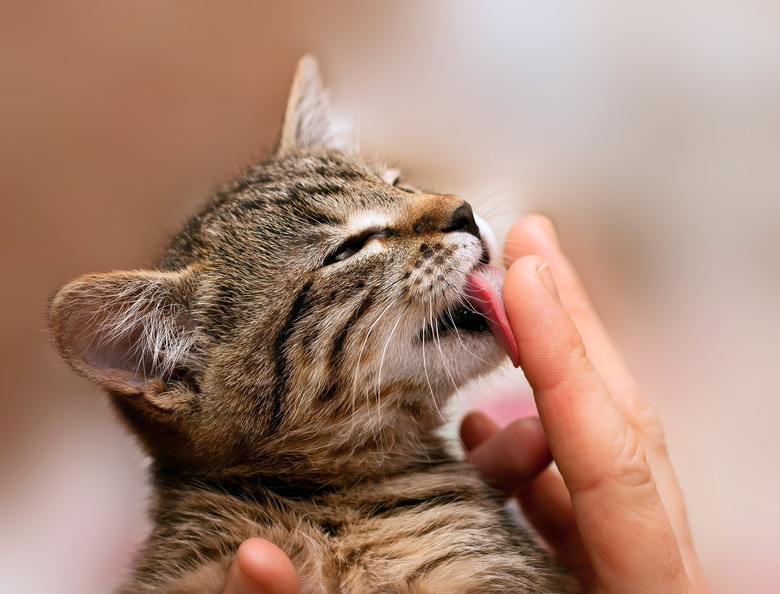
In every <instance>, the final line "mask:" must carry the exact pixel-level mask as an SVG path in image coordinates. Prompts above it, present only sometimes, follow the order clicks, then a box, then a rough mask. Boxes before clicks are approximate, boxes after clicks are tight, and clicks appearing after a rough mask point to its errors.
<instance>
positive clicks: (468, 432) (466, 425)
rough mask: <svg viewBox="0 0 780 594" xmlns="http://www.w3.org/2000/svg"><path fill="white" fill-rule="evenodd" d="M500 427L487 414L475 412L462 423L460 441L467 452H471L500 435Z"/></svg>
mask: <svg viewBox="0 0 780 594" xmlns="http://www.w3.org/2000/svg"><path fill="white" fill-rule="evenodd" d="M498 430H499V426H498V425H497V424H496V423H494V422H493V421H492V420H491V419H490V418H489V417H488V416H487V415H486V414H485V413H483V412H480V411H473V412H470V413H469V414H467V415H466V416H465V417H464V418H463V421H461V423H460V439H461V441H462V442H463V446H464V447H465V448H466V451H468V452H470V451H471V450H473V449H474V448H476V447H477V446H478V445H480V444H481V443H483V442H484V441H485V440H487V439H489V438H490V437H492V436H493V435H495V434H496V433H498Z"/></svg>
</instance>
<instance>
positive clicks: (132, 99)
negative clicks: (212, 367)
mask: <svg viewBox="0 0 780 594" xmlns="http://www.w3.org/2000/svg"><path fill="white" fill-rule="evenodd" d="M630 6H631V7H630V8H629V4H628V3H620V2H598V3H595V4H594V3H589V4H583V3H576V2H569V3H567V2H548V1H544V0H536V1H533V2H532V1H528V2H516V3H510V2H493V1H488V2H479V3H475V2H466V1H463V0H460V1H454V2H453V1H448V2H444V1H441V0H439V1H431V2H411V1H409V0H406V1H401V2H370V3H368V2H360V1H358V0H353V1H343V0H337V1H332V2H328V3H324V2H301V1H291V2H286V3H276V2H258V1H255V0H227V1H224V2H220V3H193V2H185V1H183V0H178V1H177V0H155V1H150V0H133V1H132V2H131V1H117V2H87V1H84V0H71V1H70V2H64V3H63V2H54V1H52V0H49V1H47V0H44V1H43V2H39V3H23V2H22V3H15V4H12V3H6V5H5V6H4V7H3V9H2V14H0V76H1V77H2V78H0V80H2V97H3V110H2V114H0V139H2V144H1V145H0V151H2V153H1V154H0V168H2V175H1V176H0V184H2V185H1V186H0V192H1V194H0V195H2V197H3V200H4V204H5V207H6V208H5V210H6V215H5V216H3V217H0V241H2V250H0V261H1V262H2V264H1V265H2V273H3V279H4V282H3V287H4V290H3V291H2V293H0V295H1V296H2V297H1V298H2V308H1V310H0V311H2V316H3V319H2V336H3V341H2V351H1V352H0V364H2V377H3V381H4V388H3V391H2V395H1V396H0V445H1V446H2V447H1V448H0V526H2V537H1V538H2V540H0V589H2V590H3V591H8V592H22V591H24V592H35V593H38V592H40V593H44V592H46V593H48V592H59V593H63V594H69V593H74V594H85V593H86V594H90V593H93V592H94V593H97V592H105V591H107V590H108V589H109V587H110V584H111V583H113V581H114V580H115V577H116V575H117V574H118V572H119V569H120V568H121V567H122V565H123V564H124V563H125V562H126V560H127V557H128V555H129V554H130V551H131V550H132V548H133V547H134V546H135V545H136V544H137V542H138V539H139V538H141V537H142V534H143V529H144V521H143V514H142V510H143V497H144V489H143V471H142V460H141V457H140V455H139V454H138V453H137V451H136V449H135V447H134V444H133V443H132V440H131V439H130V438H129V437H128V436H126V435H125V434H124V432H123V431H122V430H121V428H120V427H119V425H118V424H117V423H116V422H115V419H113V417H112V415H111V414H110V411H109V409H108V407H107V406H106V404H105V402H104V398H103V396H102V394H101V393H100V392H99V391H98V390H97V389H95V388H93V387H91V386H90V385H89V384H87V383H86V382H85V381H82V380H80V379H78V378H77V377H75V376H74V375H73V374H72V373H71V372H70V371H69V370H67V369H66V368H65V366H64V365H63V364H62V363H60V362H59V361H58V360H57V358H56V356H55V355H54V354H53V353H52V351H51V349H50V347H49V345H48V342H47V336H46V332H45V321H44V320H45V309H46V301H47V299H48V297H49V296H50V295H51V294H52V293H53V292H54V291H55V290H56V289H57V288H58V287H59V286H61V285H62V284H64V283H65V282H66V281H67V280H69V279H70V278H73V277H74V276H76V275H78V274H81V273H86V272H91V271H99V270H107V269H111V268H129V267H140V266H146V265H149V264H151V262H153V258H154V256H155V255H156V253H157V251H158V249H159V247H160V246H161V245H162V244H163V242H164V238H165V236H166V234H167V233H169V232H171V231H173V230H174V229H175V228H176V227H177V225H178V224H179V223H181V222H182V220H183V217H184V216H185V215H186V214H187V213H189V212H192V211H193V210H194V209H195V208H196V207H197V206H198V205H199V204H200V203H201V201H202V199H203V197H204V195H205V194H206V192H207V191H208V190H209V188H210V187H211V186H212V185H213V184H214V183H216V182H219V181H221V180H224V179H225V178H226V177H228V176H230V175H231V174H233V173H234V172H235V170H236V166H238V165H240V164H243V163H245V162H246V161H247V160H248V159H250V158H251V157H252V156H253V155H254V156H256V155H262V154H263V151H264V150H265V149H268V148H270V147H271V145H272V143H273V141H274V139H275V136H276V131H277V129H278V126H279V123H280V118H281V114H282V109H283V105H284V99H285V94H286V90H287V86H288V84H289V80H290V77H291V75H292V71H293V67H294V64H295V62H296V60H297V58H298V57H299V56H300V55H301V54H302V53H304V52H307V51H310V52H313V53H315V54H316V55H318V56H319V58H320V61H321V63H322V66H323V70H324V73H325V76H326V78H327V80H328V81H329V83H330V86H331V88H332V98H333V103H334V106H335V108H336V112H337V113H338V114H339V115H342V116H344V117H348V118H353V119H355V120H356V121H357V123H358V127H359V130H360V137H361V138H362V139H363V145H364V146H365V148H366V149H367V150H368V151H369V152H371V153H373V154H380V155H383V156H384V157H386V158H388V159H389V160H392V161H396V162H398V163H399V164H401V165H403V166H405V167H406V168H407V169H408V170H409V171H410V172H411V173H412V176H413V180H412V181H417V182H419V183H420V184H423V185H426V186H428V187H432V188H433V189H440V190H443V191H444V190H446V191H450V192H458V193H460V194H461V195H463V196H464V197H466V198H467V199H469V200H471V201H472V202H473V203H475V204H476V208H477V210H478V211H480V212H481V213H482V214H483V215H484V216H485V218H487V219H488V220H489V221H490V222H491V223H493V225H494V226H495V227H496V228H497V230H498V232H499V234H502V233H505V232H506V230H507V229H508V227H509V225H510V224H511V223H512V222H513V220H514V219H515V218H516V217H517V216H518V215H519V214H520V213H521V212H525V211H531V210H538V211H542V212H544V213H546V214H549V215H551V216H552V217H553V218H554V220H555V221H556V223H557V225H558V227H559V230H560V234H561V236H562V238H563V243H564V246H565V247H566V248H567V249H568V250H569V251H570V253H571V254H572V256H573V258H574V260H575V261H576V263H577V264H578V266H579V267H580V268H581V270H582V272H583V275H584V277H585V280H586V283H587V285H588V287H589V288H590V289H591V290H592V292H593V294H594V297H595V299H596V302H597V304H598V306H599V309H600V311H601V312H602V313H603V315H604V317H605V319H606V321H607V324H608V325H609V327H610V328H611V329H612V330H613V332H614V334H615V336H616V339H617V341H618V343H619V344H620V345H621V347H622V348H623V349H624V351H625V352H626V354H627V357H628V358H629V361H630V363H631V365H632V366H633V368H634V369H635V370H636V372H637V374H638V375H639V377H640V379H641V381H642V382H643V384H644V385H645V386H647V389H648V391H649V393H650V394H651V395H652V397H653V398H654V399H655V401H656V402H657V404H658V407H659V408H660V410H661V412H662V415H663V416H664V419H665V421H666V427H667V433H668V439H669V443H670V447H671V450H672V455H673V458H674V461H675V463H676V467H677V471H678V474H679V475H680V480H681V482H682V484H683V487H684V490H685V492H686V495H687V500H688V504H689V512H690V518H691V522H692V524H693V528H694V533H695V537H696V539H697V544H698V548H699V550H700V552H701V555H702V558H703V561H704V563H705V566H706V569H707V572H708V574H709V576H710V578H711V581H712V585H713V588H714V590H715V591H716V592H723V593H726V592H748V591H749V592H770V591H774V589H775V588H776V584H777V583H778V582H780V565H778V564H777V562H776V557H777V553H778V551H779V550H780V546H779V545H780V538H779V537H778V534H780V514H778V513H777V511H776V509H777V506H776V502H775V498H776V494H777V492H778V488H780V480H778V471H777V462H776V457H777V453H778V452H779V451H780V432H778V431H777V430H776V425H777V421H776V419H777V418H778V417H780V398H778V396H780V389H778V382H777V378H776V371H775V370H776V369H777V365H778V363H777V361H778V355H780V349H779V348H778V346H777V342H778V339H777V337H778V336H780V313H779V312H780V307H778V298H777V295H778V294H779V293H780V264H779V263H778V254H780V233H779V232H778V231H779V229H778V227H779V226H780V225H779V223H780V200H778V196H780V166H778V163H780V8H779V7H778V6H777V5H776V4H772V3H767V2H760V1H758V0H755V1H753V0H715V1H713V2H708V3H688V2H686V3H679V2H668V1H662V2H645V3H639V4H637V3H630ZM479 390H480V393H481V394H483V395H484V394H487V395H488V396H489V397H491V398H497V399H498V400H499V405H494V409H493V410H494V414H495V415H497V416H498V417H499V418H501V417H507V416H508V415H510V414H524V413H525V412H529V411H530V410H532V408H531V402H530V400H529V399H528V398H529V396H528V392H527V387H526V386H525V384H524V382H523V380H522V376H521V374H520V373H519V372H512V373H507V374H505V375H504V376H503V377H499V378H494V379H491V380H487V381H485V382H483V383H482V384H481V385H480V389H479ZM512 402H517V403H518V404H517V405H514V404H512ZM496 406H498V407H499V408H496ZM500 407H504V408H500ZM516 407H519V410H518V409H517V408H516ZM507 409H511V412H506V410H507Z"/></svg>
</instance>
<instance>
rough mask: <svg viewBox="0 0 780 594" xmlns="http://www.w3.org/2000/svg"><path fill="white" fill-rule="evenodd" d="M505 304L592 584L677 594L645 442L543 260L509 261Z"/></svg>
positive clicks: (676, 560) (668, 534) (682, 577)
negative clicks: (593, 575)
mask: <svg viewBox="0 0 780 594" xmlns="http://www.w3.org/2000/svg"><path fill="white" fill-rule="evenodd" d="M504 299H505V306H506V313H507V316H508V318H509V322H510V324H511V326H512V329H513V332H514V334H515V338H516V340H517V343H518V347H519V349H520V358H521V361H520V364H521V367H522V368H523V370H524V372H525V374H526V378H527V379H528V381H529V383H530V384H531V387H532V388H533V390H534V397H535V398H536V403H537V408H538V410H539V417H540V419H541V421H542V424H543V426H544V429H545V433H546V434H547V438H548V442H549V445H550V450H551V451H552V454H553V458H554V460H555V462H556V464H557V465H558V468H559V470H560V472H561V475H562V476H563V479H564V481H565V483H566V487H567V489H568V490H569V493H570V494H571V501H572V508H573V511H574V517H575V519H576V522H577V526H578V528H579V531H580V535H581V536H582V540H583V544H584V545H585V548H586V550H587V551H588V553H589V557H590V559H591V562H592V564H593V568H594V570H595V572H596V574H597V575H598V576H599V578H600V581H601V582H602V584H605V585H607V584H609V585H611V586H612V587H611V588H607V589H612V590H614V591H623V590H625V589H626V587H627V586H628V584H627V583H626V582H625V581H624V580H626V579H627V580H629V581H630V585H631V588H632V589H633V591H678V590H679V591H681V590H682V586H683V585H684V584H685V583H686V579H687V574H686V572H685V567H684V565H683V561H682V556H681V553H680V549H679V545H678V543H677V539H676V537H675V534H674V530H673V529H672V526H671V523H670V521H669V518H668V516H667V514H666V510H665V509H664V506H663V503H662V502H661V498H660V495H659V493H658V489H657V487H656V484H655V480H654V477H653V473H652V471H651V469H650V466H649V464H648V462H647V458H646V456H645V451H644V449H643V445H642V443H641V441H640V439H639V437H638V435H637V433H636V431H635V430H634V429H633V428H632V427H631V426H630V425H629V424H628V423H627V422H626V419H625V418H624V416H623V413H622V412H621V410H620V408H619V407H618V405H617V404H616V402H615V400H614V399H613V398H612V394H610V391H609V389H608V387H607V385H606V384H605V383H604V381H602V379H601V377H600V375H599V374H598V373H597V371H596V369H595V368H594V366H593V364H592V363H591V361H590V359H589V357H588V355H587V352H586V350H585V345H584V344H583V341H582V336H581V335H580V333H579V331H578V330H577V326H576V325H575V323H574V321H573V319H572V317H571V316H570V315H569V313H568V312H567V311H566V309H565V308H564V306H563V304H562V303H561V301H560V299H559V298H558V293H557V289H556V287H555V283H554V281H553V277H552V274H551V273H550V271H549V267H548V266H547V264H546V263H545V262H544V260H542V259H541V258H539V257H537V256H526V257H523V258H520V259H519V260H517V261H516V262H515V263H514V264H513V265H512V266H511V267H510V269H509V271H508V273H507V276H506V279H505V282H504Z"/></svg>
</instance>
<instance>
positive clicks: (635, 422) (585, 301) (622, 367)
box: [505, 215, 697, 565]
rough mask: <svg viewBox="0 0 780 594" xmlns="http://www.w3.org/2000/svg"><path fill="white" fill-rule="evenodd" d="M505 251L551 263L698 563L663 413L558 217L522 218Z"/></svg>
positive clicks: (685, 547)
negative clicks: (624, 350) (565, 244)
mask: <svg viewBox="0 0 780 594" xmlns="http://www.w3.org/2000/svg"><path fill="white" fill-rule="evenodd" d="M505 251H506V254H505V255H506V260H507V262H508V263H511V262H514V261H515V260H516V259H517V258H520V257H523V256H524V255H527V254H537V255H539V256H541V257H542V258H544V259H545V261H547V262H548V264H549V266H550V271H551V273H552V276H553V278H554V281H555V285H556V286H557V290H558V291H559V293H560V299H561V302H562V303H563V305H564V307H565V309H566V310H567V311H568V312H569V314H570V315H571V317H572V319H573V321H574V323H575V325H576V327H577V329H578V331H579V333H580V335H581V336H582V341H583V343H584V344H585V347H586V348H587V353H588V358H589V359H590V361H591V362H592V363H593V366H594V367H595V369H596V370H597V371H598V372H599V375H600V376H601V377H602V378H603V379H604V383H605V384H606V386H607V388H608V390H609V391H610V393H611V395H612V397H613V398H614V400H615V401H616V403H617V405H618V407H619V408H620V410H621V412H622V414H623V415H624V417H625V418H626V420H627V422H628V423H629V424H630V425H631V426H632V427H633V428H634V429H635V430H637V431H638V432H639V434H640V439H641V441H642V443H643V448H644V450H645V453H646V455H647V458H648V463H649V464H650V467H651V469H652V471H653V473H654V475H655V478H656V481H657V485H658V489H659V492H660V494H661V500H662V502H663V504H664V506H665V507H666V510H667V513H668V514H669V517H670V520H671V522H672V526H673V528H674V530H675V532H676V534H677V536H678V538H679V539H680V541H681V545H682V552H683V555H684V557H685V560H686V565H693V564H694V562H695V563H697V561H696V552H695V549H694V546H693V540H692V537H691V534H690V528H689V526H688V520H687V515H686V512H685V503H684V500H683V497H682V492H681V491H680V487H679V483H678V482H677V478H676V476H675V473H674V470H673V468H672V465H671V462H670V460H669V456H668V453H667V449H666V440H665V436H664V432H663V428H662V425H661V421H660V418H659V416H658V413H657V411H656V410H655V407H654V406H653V405H652V404H651V403H650V402H649V401H648V400H647V399H646V398H645V396H644V394H643V393H642V391H641V390H640V388H639V386H638V385H637V384H636V382H635V380H634V378H633V375H632V374H631V372H630V370H629V369H628V367H627V365H626V364H625V362H624V360H623V358H622V357H621V356H620V355H619V353H618V352H617V350H616V349H615V347H614V344H613V343H612V341H611V339H610V338H609V336H608V334H607V332H606V330H605V328H604V326H603V324H602V322H601V320H600V319H599V317H598V315H597V313H596V311H595V308H594V307H593V305H592V304H591V302H590V299H589V298H588V296H587V294H586V292H585V289H584V288H583V285H582V282H581V281H580V279H579V277H578V275H577V273H576V271H575V270H574V268H573V266H572V265H571V263H570V262H569V260H568V258H567V257H566V256H565V255H564V254H563V252H562V251H561V248H560V244H559V242H558V239H557V236H556V233H555V228H554V227H553V225H552V222H551V221H550V220H549V219H547V218H546V217H543V216H540V215H530V216H527V217H524V218H522V219H520V220H519V221H518V222H517V223H516V224H515V225H514V227H513V228H512V230H511V231H510V232H509V236H508V238H507V243H506V248H505Z"/></svg>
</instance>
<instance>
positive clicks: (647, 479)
mask: <svg viewBox="0 0 780 594" xmlns="http://www.w3.org/2000/svg"><path fill="white" fill-rule="evenodd" d="M505 260H506V264H507V267H508V271H507V275H506V279H505V281H504V288H503V295H504V304H505V307H506V313H507V317H508V318H509V322H510V324H511V326H512V331H513V333H514V335H515V339H516V340H517V344H518V347H519V350H520V364H521V367H522V369H523V371H524V372H525V375H526V378H527V379H528V382H529V383H530V385H531V387H532V388H533V392H534V398H535V400H536V406H537V409H538V411H539V418H538V419H537V418H526V419H520V420H518V421H515V422H514V423H512V424H510V425H508V426H507V427H505V428H503V429H500V428H499V427H498V426H497V425H496V424H494V423H493V422H492V421H491V420H490V419H488V417H487V416H485V415H484V414H482V413H479V412H474V413H471V414H469V415H468V416H467V417H466V418H465V419H464V420H463V423H462V425H461V439H462V441H463V443H464V445H465V447H466V449H467V450H468V453H469V456H470V458H471V460H472V462H473V463H474V465H475V466H476V467H477V469H479V470H480V472H481V473H482V474H483V475H484V476H485V478H486V479H487V480H488V481H490V482H491V483H492V484H493V485H495V486H496V487H497V488H499V489H501V490H502V491H504V492H505V493H507V495H511V496H514V497H516V498H517V500H518V501H519V503H520V505H521V506H522V508H523V511H524V512H525V514H526V516H527V517H528V519H529V521H530V522H531V523H532V524H533V525H534V527H535V528H536V529H537V531H538V532H539V534H540V535H541V536H542V537H543V538H544V539H545V541H546V542H547V543H548V544H549V546H550V549H551V550H552V552H553V554H554V555H555V556H556V557H557V558H558V560H559V562H560V563H561V564H563V565H564V566H565V567H567V568H568V569H569V570H570V571H572V573H574V574H575V575H577V576H578V577H579V578H580V580H581V581H582V583H583V586H584V587H585V589H586V590H588V591H591V592H615V593H618V592H619V593H621V594H623V593H633V592H636V593H638V592H688V593H692V592H706V591H707V590H708V588H707V583H706V579H705V577H704V574H703V572H702V569H701V565H700V563H699V560H698V557H697V555H696V551H695V549H694V546H693V540H692V538H691V533H690V528H689V526H688V519H687V515H686V510H685V504H684V501H683V497H682V493H681V491H680V487H679V483H678V482H677V479H676V477H675V474H674V471H673V469H672V465H671V462H670V460H669V456H668V453H667V449H666V443H665V439H664V431H663V427H662V425H661V421H660V418H659V416H658V413H657V412H656V410H655V408H654V407H653V405H652V404H651V403H650V402H649V400H647V398H646V397H645V395H644V394H643V392H642V390H641V389H640V388H639V386H638V385H637V383H636V381H635V380H634V378H633V376H632V375H631V373H630V371H629V370H628V367H627V366H626V364H625V362H624V361H623V359H622V357H621V356H620V354H619V353H618V352H617V350H616V349H615V347H614V345H613V343H612V341H611V340H610V338H609V336H608V335H607V333H606V331H605V328H604V326H603V324H602V323H601V321H600V320H599V318H598V316H597V315H596V312H595V309H594V307H593V305H592V304H591V302H590V300H589V298H588V296H587V294H586V293H585V290H584V289H583V286H582V283H581V282H580V280H579V278H578V277H577V274H576V272H575V271H574V269H573V267H572V266H571V263H570V262H569V260H568V259H567V258H566V256H565V255H564V254H563V252H562V251H561V249H560V245H559V243H558V239H557V236H556V234H555V230H554V228H553V225H552V224H551V222H550V221H549V220H548V219H546V218H545V217H542V216H539V215H530V216H527V217H524V218H522V219H520V220H519V221H518V222H517V223H516V224H515V225H514V227H513V228H512V230H511V231H510V232H509V235H508V237H507V242H506V245H505ZM551 460H555V463H556V467H557V470H556V469H555V468H553V467H550V466H549V462H550V461H551ZM298 592H299V588H298V582H297V577H296V575H295V569H294V568H293V566H292V564H291V563H290V561H289V559H287V557H286V556H285V555H284V553H282V551H281V550H279V549H278V548H276V547H275V546H274V545H273V544H271V543H269V542H267V541H263V540H261V539H251V540H249V541H247V542H245V543H244V544H243V545H242V547H241V549H239V552H238V554H237V556H236V561H235V562H234V564H233V567H232V569H231V573H230V577H229V578H228V585H227V587H226V589H225V592H224V594H268V593H273V594H297V593H298Z"/></svg>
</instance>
